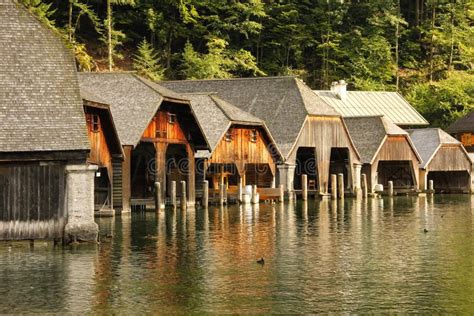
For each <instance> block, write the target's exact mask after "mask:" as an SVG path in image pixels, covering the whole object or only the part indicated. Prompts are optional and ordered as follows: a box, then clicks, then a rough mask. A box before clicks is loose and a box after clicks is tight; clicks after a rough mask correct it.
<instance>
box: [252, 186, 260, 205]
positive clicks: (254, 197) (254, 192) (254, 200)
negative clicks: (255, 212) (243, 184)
mask: <svg viewBox="0 0 474 316" xmlns="http://www.w3.org/2000/svg"><path fill="white" fill-rule="evenodd" d="M258 203H259V196H258V191H257V186H256V185H253V186H252V204H258Z"/></svg>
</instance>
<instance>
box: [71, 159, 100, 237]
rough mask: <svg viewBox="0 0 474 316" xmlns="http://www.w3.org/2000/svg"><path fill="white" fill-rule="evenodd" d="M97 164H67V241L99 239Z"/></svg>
mask: <svg viewBox="0 0 474 316" xmlns="http://www.w3.org/2000/svg"><path fill="white" fill-rule="evenodd" d="M96 170H97V166H94V165H86V164H83V165H67V166H66V169H65V171H66V211H67V224H66V227H65V228H64V239H65V242H66V243H69V242H73V241H97V235H98V233H99V228H98V226H97V224H96V223H95V222H94V175H95V171H96Z"/></svg>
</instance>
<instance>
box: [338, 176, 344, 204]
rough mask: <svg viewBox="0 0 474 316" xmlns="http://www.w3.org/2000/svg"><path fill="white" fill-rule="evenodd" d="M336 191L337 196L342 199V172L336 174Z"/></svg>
mask: <svg viewBox="0 0 474 316" xmlns="http://www.w3.org/2000/svg"><path fill="white" fill-rule="evenodd" d="M337 191H338V194H337V195H338V197H339V198H340V199H341V200H342V199H344V174H342V173H339V174H338V175H337Z"/></svg>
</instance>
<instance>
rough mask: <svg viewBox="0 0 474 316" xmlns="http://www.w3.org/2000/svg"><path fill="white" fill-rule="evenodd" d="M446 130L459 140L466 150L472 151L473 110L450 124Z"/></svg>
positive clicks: (473, 147) (473, 144) (473, 151)
mask: <svg viewBox="0 0 474 316" xmlns="http://www.w3.org/2000/svg"><path fill="white" fill-rule="evenodd" d="M446 131H447V132H448V133H449V134H451V135H453V136H454V137H455V138H456V139H457V140H459V141H460V142H461V143H462V144H463V146H464V148H466V150H467V152H469V153H474V110H473V111H471V112H469V113H468V114H467V115H465V116H463V117H461V118H460V119H458V120H457V121H456V122H454V123H453V124H451V125H450V126H449V127H448V128H447V130H446Z"/></svg>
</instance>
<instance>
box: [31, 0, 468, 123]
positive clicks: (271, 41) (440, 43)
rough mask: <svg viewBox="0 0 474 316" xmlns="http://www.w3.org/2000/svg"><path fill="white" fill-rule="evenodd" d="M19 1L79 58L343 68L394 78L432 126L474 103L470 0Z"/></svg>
mask: <svg viewBox="0 0 474 316" xmlns="http://www.w3.org/2000/svg"><path fill="white" fill-rule="evenodd" d="M22 1H23V2H24V3H25V4H26V5H27V6H28V7H29V8H30V9H31V11H32V12H34V13H35V14H36V15H38V16H39V17H40V18H41V19H42V20H43V21H44V22H45V23H47V24H49V25H50V26H51V27H55V28H57V29H58V30H60V31H62V32H63V34H65V38H66V39H67V40H68V42H69V43H70V45H71V46H72V47H73V48H74V50H75V52H76V57H77V61H78V64H79V67H81V68H82V69H85V70H98V71H100V70H105V69H125V70H130V69H134V68H135V69H136V70H138V71H140V72H141V73H143V74H144V75H146V76H148V77H150V78H152V79H155V80H157V79H160V78H167V79H183V78H228V77H239V76H265V75H268V76H273V75H296V76H299V77H300V78H302V79H303V80H304V81H305V82H307V83H308V84H309V85H310V86H311V87H313V88H316V89H327V88H328V87H329V85H330V83H331V82H332V81H334V80H338V79H345V80H346V81H348V82H349V83H350V84H351V87H350V88H351V89H366V90H399V91H401V92H402V93H403V94H404V95H406V96H408V97H409V99H410V101H411V102H412V103H413V104H414V105H415V106H416V107H417V108H418V109H419V110H420V111H421V112H422V113H423V114H425V115H426V116H427V118H428V119H430V120H431V121H432V122H433V123H434V124H435V125H439V126H446V124H449V123H450V122H451V121H452V120H453V119H454V118H456V117H458V116H459V115H461V114H462V113H465V112H466V111H468V110H469V109H470V108H472V107H473V97H472V93H473V90H474V74H473V67H474V44H473V43H474V30H473V26H474V0H358V1H349V0H233V1H229V0H159V1H157V0H70V1H64V0H22ZM144 39H145V40H144Z"/></svg>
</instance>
